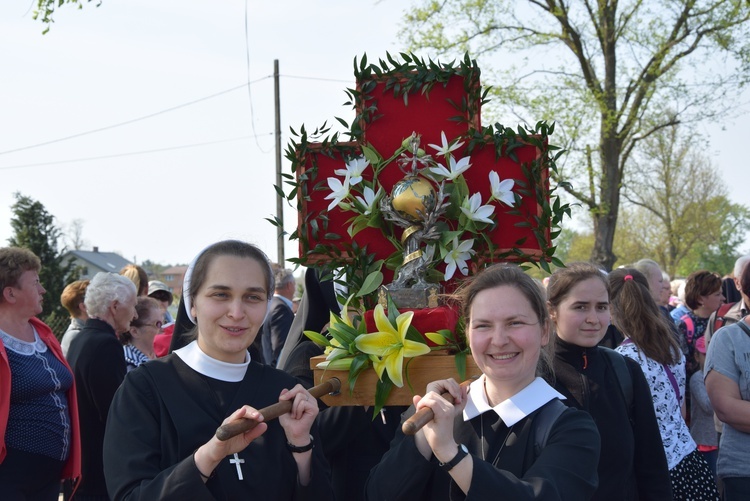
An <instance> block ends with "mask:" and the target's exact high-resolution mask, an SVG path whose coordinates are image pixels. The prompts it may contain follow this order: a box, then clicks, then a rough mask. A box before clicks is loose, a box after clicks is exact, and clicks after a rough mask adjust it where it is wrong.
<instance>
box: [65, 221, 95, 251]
mask: <svg viewBox="0 0 750 501" xmlns="http://www.w3.org/2000/svg"><path fill="white" fill-rule="evenodd" d="M84 222H85V221H84V220H83V219H74V220H73V221H71V222H70V224H68V225H67V228H66V231H65V235H64V238H65V245H66V246H67V247H68V248H69V249H72V250H81V249H83V248H86V247H89V242H88V241H87V240H85V239H84V238H83V223H84Z"/></svg>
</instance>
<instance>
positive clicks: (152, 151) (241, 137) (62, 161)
mask: <svg viewBox="0 0 750 501" xmlns="http://www.w3.org/2000/svg"><path fill="white" fill-rule="evenodd" d="M264 135H266V136H272V135H273V134H272V133H268V134H264ZM252 137H253V135H245V136H240V137H234V138H230V139H219V140H216V141H206V142H203V143H193V144H184V145H181V146H168V147H165V148H155V149H151V150H142V151H131V152H127V153H115V154H112V155H101V156H97V157H85V158H72V159H69V160H53V161H50V162H38V163H31V164H22V165H9V166H6V167H0V170H10V169H23V168H26V167H42V166H45V165H57V164H66V163H73V162H89V161H91V160H106V159H110V158H120V157H128V156H133V155H147V154H150V153H159V152H162V151H172V150H180V149H185V148H197V147H200V146H210V145H212V144H221V143H229V142H233V141H242V140H245V139H250V138H252ZM255 137H258V136H255Z"/></svg>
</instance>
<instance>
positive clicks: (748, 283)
mask: <svg viewBox="0 0 750 501" xmlns="http://www.w3.org/2000/svg"><path fill="white" fill-rule="evenodd" d="M740 289H741V290H742V293H743V294H744V295H746V296H750V266H745V267H744V268H742V274H741V275H740Z"/></svg>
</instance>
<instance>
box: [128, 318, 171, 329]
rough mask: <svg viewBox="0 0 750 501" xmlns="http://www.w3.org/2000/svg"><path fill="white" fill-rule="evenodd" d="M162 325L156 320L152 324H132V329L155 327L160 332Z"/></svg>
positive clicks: (162, 323)
mask: <svg viewBox="0 0 750 501" xmlns="http://www.w3.org/2000/svg"><path fill="white" fill-rule="evenodd" d="M162 325H164V322H162V321H161V320H157V321H156V322H154V323H153V324H139V323H134V324H133V326H134V327H156V328H157V329H159V330H161V326H162Z"/></svg>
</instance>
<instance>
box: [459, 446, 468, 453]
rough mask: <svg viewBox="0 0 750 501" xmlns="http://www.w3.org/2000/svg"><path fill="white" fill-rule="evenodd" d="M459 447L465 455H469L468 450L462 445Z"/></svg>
mask: <svg viewBox="0 0 750 501" xmlns="http://www.w3.org/2000/svg"><path fill="white" fill-rule="evenodd" d="M459 447H461V450H462V451H464V452H465V453H467V454H468V453H469V449H467V448H466V446H465V445H464V444H461V445H460V446H459Z"/></svg>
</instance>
